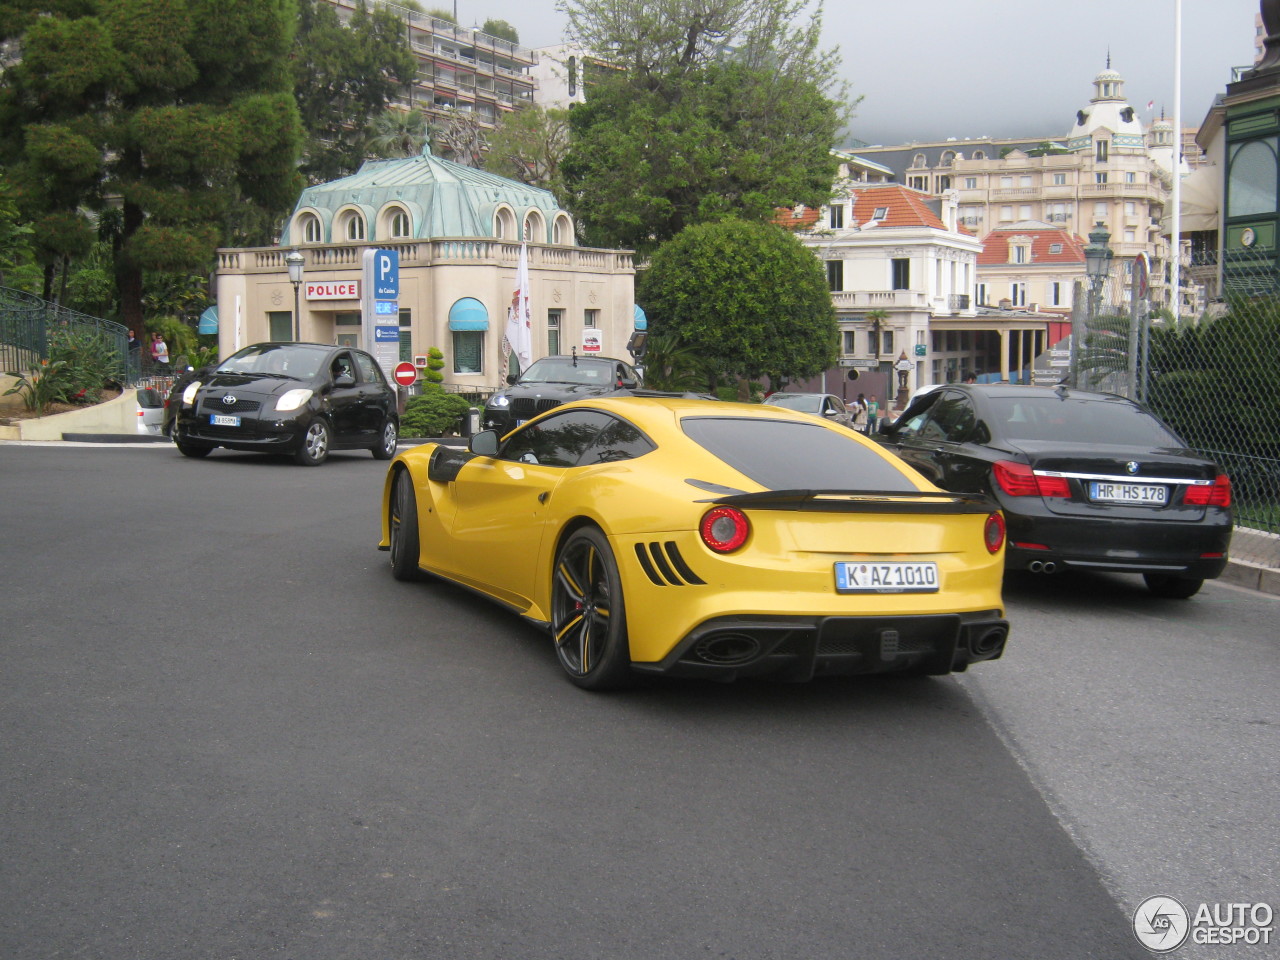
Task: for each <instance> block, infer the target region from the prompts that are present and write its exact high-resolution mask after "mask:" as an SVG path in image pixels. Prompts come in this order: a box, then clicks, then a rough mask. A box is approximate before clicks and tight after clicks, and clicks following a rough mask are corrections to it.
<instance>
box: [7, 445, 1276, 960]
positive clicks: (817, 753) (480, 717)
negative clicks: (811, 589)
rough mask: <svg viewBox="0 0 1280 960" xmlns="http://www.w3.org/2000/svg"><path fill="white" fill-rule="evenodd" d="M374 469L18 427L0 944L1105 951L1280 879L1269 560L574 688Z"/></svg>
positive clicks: (532, 951) (912, 953) (1089, 954)
mask: <svg viewBox="0 0 1280 960" xmlns="http://www.w3.org/2000/svg"><path fill="white" fill-rule="evenodd" d="M383 474H384V465H383V464H379V463H377V462H375V461H374V460H373V459H372V458H370V457H369V456H367V455H365V454H337V455H335V456H334V457H333V458H332V459H331V460H330V462H329V463H327V464H325V465H324V466H322V467H320V468H318V469H307V468H301V467H296V466H293V465H292V464H290V463H288V462H286V461H283V460H272V459H266V458H259V457H255V456H252V455H239V454H232V453H228V452H225V451H219V452H216V453H215V454H214V455H213V456H212V457H210V458H209V459H207V460H204V461H194V460H187V459H184V458H182V457H180V456H179V455H178V454H177V453H176V452H175V451H173V450H172V448H169V447H165V446H152V447H145V448H101V447H96V448H77V447H71V446H66V445H50V446H45V447H33V446H18V445H0V505H3V506H0V511H2V513H0V557H3V561H4V565H3V566H4V571H5V572H4V578H5V587H4V590H3V591H2V592H0V631H2V632H0V651H3V656H2V658H0V757H2V758H3V760H2V762H3V767H2V768H0V769H2V770H3V773H4V776H3V777H2V778H0V957H3V958H5V960H36V958H39V960H48V958H55V957H91V958H110V960H126V958H139V960H143V958H147V960H152V958H155V960H181V958H188V957H190V958H210V957H217V958H228V960H229V958H240V960H254V958H267V957H270V958H276V957H281V958H298V960H329V958H352V960H357V958H358V960H375V958H378V960H381V958H396V960H408V958H430V960H435V958H441V960H446V958H447V960H452V958H502V960H505V958H519V960H544V958H546V960H551V958H557V960H559V958H564V960H577V958H610V960H629V958H636V960H665V958H672V960H677V958H679V960H687V958H692V957H714V958H735V960H756V958H786V960H810V958H812V960H822V958H833V960H834V958H905V957H920V958H925V957H927V958H931V960H942V958H952V957H954V958H975V960H990V958H1023V957H1026V958H1031V957H1034V958H1037V960H1052V958H1063V960H1083V958H1095V957H1096V958H1105V960H1114V958H1127V957H1147V956H1150V955H1149V954H1148V953H1147V952H1146V951H1145V950H1143V949H1142V948H1141V947H1140V946H1139V945H1138V944H1137V942H1136V940H1135V938H1134V936H1133V934H1132V931H1131V926H1130V915H1131V912H1132V910H1133V908H1134V906H1136V904H1137V902H1139V901H1140V900H1141V899H1143V898H1145V897H1147V896H1151V895H1155V894H1167V895H1172V896H1178V897H1180V898H1184V902H1186V901H1194V902H1198V901H1200V900H1215V899H1223V900H1229V901H1245V900H1247V901H1269V902H1271V903H1272V904H1276V905H1277V906H1280V893H1278V890H1277V878H1276V863H1277V856H1276V855H1277V852H1280V851H1278V850H1277V846H1278V844H1280V841H1278V839H1277V838H1278V837H1280V831H1278V830H1277V821H1278V820H1280V817H1278V816H1277V804H1276V802H1275V796H1276V788H1277V785H1280V777H1278V776H1277V774H1278V773H1280V742H1278V739H1280V738H1277V736H1276V728H1277V725H1278V724H1280V709H1278V708H1277V705H1276V697H1275V692H1274V691H1275V690H1276V688H1277V682H1278V681H1280V662H1278V661H1280V656H1278V650H1280V646H1278V645H1277V640H1276V636H1275V635H1276V633H1277V632H1280V631H1277V630H1276V628H1275V622H1276V619H1277V615H1280V606H1277V603H1278V601H1277V600H1276V598H1273V597H1267V596H1262V595H1257V594H1251V593H1246V592H1244V591H1241V590H1236V589H1234V588H1230V587H1224V586H1219V585H1210V586H1207V587H1206V588H1205V591H1204V592H1203V593H1202V594H1201V596H1200V597H1197V598H1196V599H1195V600H1192V601H1190V602H1189V603H1176V604H1175V603H1174V602H1172V601H1154V600H1151V599H1149V598H1148V597H1147V596H1146V594H1145V593H1144V592H1142V591H1141V590H1140V589H1139V588H1138V587H1137V586H1136V581H1133V582H1129V581H1126V580H1124V579H1123V578H1112V579H1101V578H1100V579H1098V580H1083V581H1078V582H1069V581H1067V580H1062V581H1054V582H1039V583H1023V582H1016V583H1013V584H1011V586H1010V590H1009V615H1010V620H1011V621H1012V623H1013V630H1014V634H1013V640H1012V641H1011V646H1010V649H1009V652H1008V653H1007V654H1006V656H1005V658H1004V659H1003V660H1002V661H999V662H996V663H992V664H984V665H979V666H978V667H976V668H975V669H974V670H973V671H972V672H971V673H969V674H967V675H964V676H961V677H955V678H944V679H936V680H925V681H908V680H893V679H882V680H870V681H868V680H853V681H849V680H840V681H835V680H832V681H826V682H815V683H812V684H806V685H795V686H792V685H781V684H769V683H755V684H745V683H744V684H737V685H727V686H720V685H713V684H704V683H691V682H671V681H667V682H654V683H647V684H645V685H642V686H640V687H639V688H637V689H635V690H632V691H628V692H626V693H624V694H615V695H603V696H600V695H592V694H587V693H584V692H582V691H580V690H578V689H576V688H575V687H573V686H571V685H570V684H569V683H568V682H566V681H565V680H564V679H563V677H562V676H561V675H560V674H559V668H558V666H557V664H556V661H555V657H554V654H553V653H552V651H551V649H550V646H549V643H548V642H547V641H546V639H545V638H544V637H543V636H542V635H541V634H539V633H537V632H535V631H533V630H532V629H530V628H528V627H526V626H524V625H523V624H522V623H520V622H519V621H518V620H516V619H515V618H513V617H512V616H511V615H509V614H507V613H505V612H503V611H501V610H499V609H497V608H495V607H491V606H489V605H487V604H485V603H484V602H482V601H480V600H478V599H476V598H474V597H472V596H470V595H469V594H466V593H465V592H463V591H460V590H457V589H454V588H451V587H448V586H444V585H441V584H438V583H436V584H431V583H427V584H402V583H398V582H396V581H394V580H393V579H392V578H391V576H390V574H389V571H388V569H387V561H386V555H385V554H383V553H379V552H377V551H376V550H375V549H374V546H375V543H376V540H377V535H378V534H377V509H378V497H379V494H380V490H381V484H382V477H383ZM1196 949H1197V948H1192V947H1187V948H1184V950H1182V951H1180V952H1179V953H1178V954H1177V955H1176V956H1178V957H1179V958H1182V957H1200V956H1203V957H1206V958H1208V957H1218V956H1223V957H1228V958H1231V960H1236V958H1239V960H1261V958H1263V957H1267V956H1275V955H1276V954H1275V953H1274V952H1272V953H1270V954H1268V953H1267V952H1266V950H1267V948H1261V947H1253V948H1249V947H1243V946H1241V947H1234V948H1224V949H1223V950H1220V951H1217V952H1210V953H1204V952H1201V953H1197V952H1195V951H1196ZM1198 949H1200V950H1204V949H1205V948H1198ZM1271 949H1272V950H1274V949H1275V948H1271Z"/></svg>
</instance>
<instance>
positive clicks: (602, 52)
mask: <svg viewBox="0 0 1280 960" xmlns="http://www.w3.org/2000/svg"><path fill="white" fill-rule="evenodd" d="M560 7H561V9H562V10H563V11H564V12H565V13H566V15H567V16H568V18H569V32H570V34H571V36H573V37H574V39H575V40H576V41H577V42H578V43H579V44H581V45H582V46H583V48H584V49H587V50H590V51H592V52H593V53H595V54H597V55H599V56H600V57H601V58H603V59H604V60H606V61H608V62H610V63H611V64H613V65H615V66H616V67H618V68H619V69H618V70H616V71H614V72H602V73H601V74H600V75H599V77H598V78H597V79H596V80H595V81H594V82H593V83H592V84H591V85H590V87H589V91H588V96H587V102H586V103H585V104H584V105H582V106H580V107H576V108H575V109H574V110H573V112H572V113H571V114H570V123H571V126H572V139H571V144H570V148H569V152H568V155H567V156H566V158H565V161H564V164H563V169H564V175H565V181H566V185H567V188H568V191H569V194H568V202H569V205H570V207H571V209H572V210H573V212H574V214H575V215H576V217H577V218H578V221H579V223H580V225H581V227H582V232H583V235H584V238H585V239H586V241H587V242H589V243H592V244H597V245H601V246H614V245H621V246H628V247H632V248H634V249H636V250H638V251H640V252H641V253H647V252H649V251H651V250H652V249H654V248H655V247H656V246H657V245H659V244H661V243H662V242H664V241H665V240H668V239H670V238H671V237H673V236H675V235H676V234H677V233H678V232H679V231H680V230H681V229H682V228H683V227H685V226H686V225H688V224H692V223H702V222H709V221H713V220H716V219H718V218H720V217H722V216H724V215H726V214H727V213H732V214H733V215H734V216H738V217H743V218H747V219H753V220H765V219H768V218H770V217H771V216H772V215H773V212H774V210H775V209H776V208H778V207H793V206H795V205H796V204H805V205H807V206H820V205H821V204H823V203H825V202H826V201H827V200H828V199H829V198H830V193H831V184H832V180H833V179H834V176H835V170H836V166H835V161H834V160H833V158H832V157H831V154H830V151H831V148H832V147H833V146H834V145H835V142H836V138H837V133H838V131H839V129H840V126H841V124H842V122H843V120H844V117H845V114H846V112H847V110H846V105H845V104H844V100H845V99H846V94H847V91H846V89H845V87H844V85H843V84H842V83H840V82H838V81H837V79H836V71H837V69H838V65H839V59H838V56H837V55H836V52H835V51H824V50H821V49H819V41H820V33H821V23H822V19H821V18H822V6H821V3H819V4H818V5H817V7H816V10H815V11H814V12H813V14H812V15H811V16H805V13H804V11H805V4H804V3H803V2H799V0H560Z"/></svg>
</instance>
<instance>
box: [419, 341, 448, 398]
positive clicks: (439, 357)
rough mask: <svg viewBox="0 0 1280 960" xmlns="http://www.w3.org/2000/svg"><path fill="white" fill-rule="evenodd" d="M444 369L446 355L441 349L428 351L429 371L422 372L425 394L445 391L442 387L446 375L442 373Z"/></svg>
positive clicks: (435, 348) (434, 348) (436, 348)
mask: <svg viewBox="0 0 1280 960" xmlns="http://www.w3.org/2000/svg"><path fill="white" fill-rule="evenodd" d="M443 369H444V354H443V353H441V352H440V348H439V347H431V348H430V349H428V350H427V369H426V370H423V371H422V389H423V392H425V393H435V392H437V391H440V390H443V389H444V388H443V387H441V386H440V384H441V383H443V382H444V374H443V373H441V372H440V371H441V370H443Z"/></svg>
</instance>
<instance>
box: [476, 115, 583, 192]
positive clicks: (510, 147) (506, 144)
mask: <svg viewBox="0 0 1280 960" xmlns="http://www.w3.org/2000/svg"><path fill="white" fill-rule="evenodd" d="M568 149H569V111H568V110H559V109H556V108H554V107H552V108H550V109H546V110H544V109H543V108H542V107H536V106H534V107H525V108H523V109H521V110H515V111H512V112H511V113H508V114H505V115H504V116H503V118H502V121H501V122H500V123H499V124H498V128H497V129H496V130H494V131H493V133H491V134H490V135H489V152H488V153H487V154H485V158H484V169H486V170H488V171H489V172H490V173H496V174H498V175H499V176H503V177H510V178H511V179H512V180H519V181H520V182H521V183H527V184H529V185H530V186H534V187H542V188H543V189H544V190H550V191H551V192H552V193H554V194H555V195H556V199H557V200H559V201H560V203H561V204H563V203H564V202H565V187H564V174H563V173H562V172H561V170H560V166H561V164H562V163H563V162H564V157H565V153H566V152H567V151H568Z"/></svg>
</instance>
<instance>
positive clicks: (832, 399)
mask: <svg viewBox="0 0 1280 960" xmlns="http://www.w3.org/2000/svg"><path fill="white" fill-rule="evenodd" d="M764 402H765V403H767V404H771V405H773V406H775V407H786V408H787V409H788V410H799V411H801V412H802V413H812V414H814V415H815V416H819V417H824V418H825V419H827V420H832V421H834V422H836V423H840V424H844V426H846V427H848V428H849V429H850V430H852V429H853V428H854V427H853V416H854V414H853V411H852V410H850V409H849V407H848V406H847V405H846V404H845V402H844V401H843V400H841V399H840V398H839V397H837V396H836V395H835V394H832V393H771V394H769V396H767V397H765V398H764Z"/></svg>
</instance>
